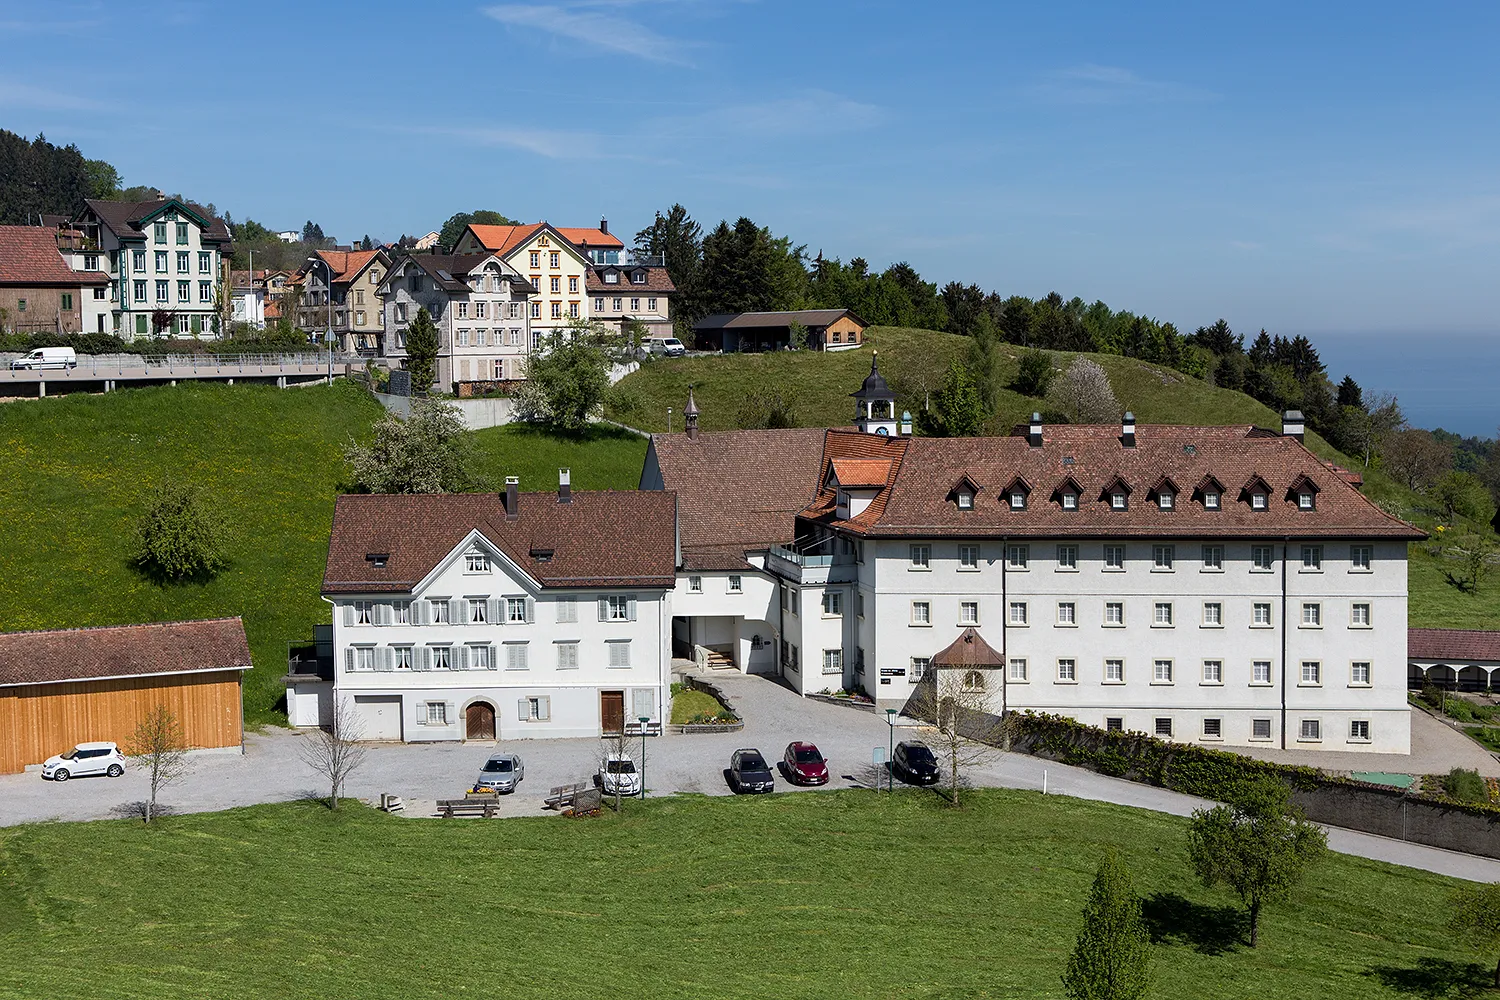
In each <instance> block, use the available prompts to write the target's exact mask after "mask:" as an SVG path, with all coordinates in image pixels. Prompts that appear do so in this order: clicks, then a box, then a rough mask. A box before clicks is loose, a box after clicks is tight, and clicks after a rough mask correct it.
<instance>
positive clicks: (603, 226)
mask: <svg viewBox="0 0 1500 1000" xmlns="http://www.w3.org/2000/svg"><path fill="white" fill-rule="evenodd" d="M599 232H601V233H603V234H604V235H605V236H608V235H609V220H608V219H600V220H599Z"/></svg>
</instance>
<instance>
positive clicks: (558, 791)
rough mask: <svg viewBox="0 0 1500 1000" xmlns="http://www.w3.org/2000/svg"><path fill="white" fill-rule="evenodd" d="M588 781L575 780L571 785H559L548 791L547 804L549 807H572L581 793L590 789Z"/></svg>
mask: <svg viewBox="0 0 1500 1000" xmlns="http://www.w3.org/2000/svg"><path fill="white" fill-rule="evenodd" d="M589 787H590V786H589V783H588V782H587V781H579V782H575V783H574V784H571V785H558V786H557V787H556V788H553V789H552V790H551V791H550V792H548V793H547V798H546V801H545V805H546V806H547V808H548V809H559V810H560V809H568V808H570V807H572V805H573V803H574V801H575V800H576V799H577V798H578V796H579V794H580V793H582V792H585V791H587V790H588V789H589Z"/></svg>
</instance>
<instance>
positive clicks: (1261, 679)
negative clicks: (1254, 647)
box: [1250, 660, 1271, 684]
mask: <svg viewBox="0 0 1500 1000" xmlns="http://www.w3.org/2000/svg"><path fill="white" fill-rule="evenodd" d="M1250 683H1251V684H1269V683H1271V661H1270V660H1256V661H1255V662H1254V663H1252V664H1250Z"/></svg>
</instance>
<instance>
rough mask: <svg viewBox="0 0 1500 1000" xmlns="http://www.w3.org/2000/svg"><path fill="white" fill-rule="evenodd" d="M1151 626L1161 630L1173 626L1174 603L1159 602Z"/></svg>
mask: <svg viewBox="0 0 1500 1000" xmlns="http://www.w3.org/2000/svg"><path fill="white" fill-rule="evenodd" d="M1151 624H1152V625H1155V626H1157V627H1159V628H1169V627H1171V625H1172V602H1171V601H1157V602H1156V612H1155V614H1154V616H1153V617H1152V619H1151Z"/></svg>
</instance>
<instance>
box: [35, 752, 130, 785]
mask: <svg viewBox="0 0 1500 1000" xmlns="http://www.w3.org/2000/svg"><path fill="white" fill-rule="evenodd" d="M124 773H125V755H124V754H122V753H121V752H120V748H119V747H117V746H115V745H114V744H113V743H80V744H78V745H77V746H76V747H74V748H73V749H71V750H69V751H67V752H66V753H60V754H55V755H54V756H51V757H48V758H47V759H46V760H45V761H44V762H43V763H42V777H43V778H47V779H48V780H51V781H67V780H68V779H69V778H81V777H83V776H84V775H86V774H104V775H108V776H109V777H111V778H118V777H119V776H120V775H122V774H124Z"/></svg>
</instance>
